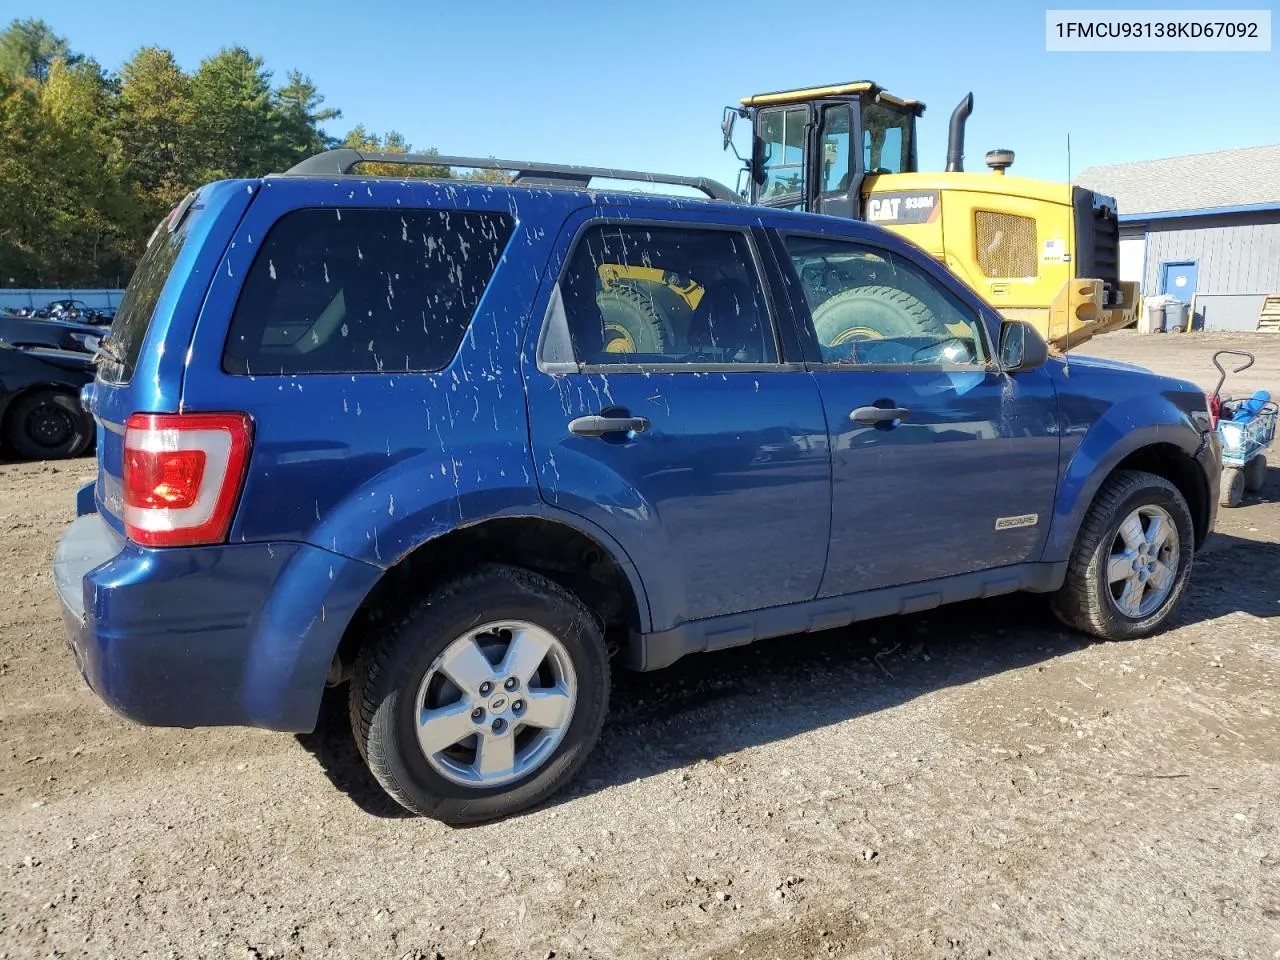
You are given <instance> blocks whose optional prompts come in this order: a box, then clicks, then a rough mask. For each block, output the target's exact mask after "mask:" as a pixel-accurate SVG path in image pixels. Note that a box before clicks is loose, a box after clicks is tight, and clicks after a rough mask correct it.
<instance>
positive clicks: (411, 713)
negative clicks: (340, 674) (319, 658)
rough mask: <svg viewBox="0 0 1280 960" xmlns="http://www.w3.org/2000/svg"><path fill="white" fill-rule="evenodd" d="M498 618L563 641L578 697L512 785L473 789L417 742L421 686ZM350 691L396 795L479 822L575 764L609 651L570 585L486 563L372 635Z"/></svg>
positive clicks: (380, 771)
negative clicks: (553, 741) (540, 757)
mask: <svg viewBox="0 0 1280 960" xmlns="http://www.w3.org/2000/svg"><path fill="white" fill-rule="evenodd" d="M503 619H513V620H515V619H518V620H525V621H528V622H530V623H534V624H537V625H538V626H540V627H542V628H544V629H546V630H548V631H549V632H551V633H552V634H553V635H554V636H555V637H556V638H557V639H558V640H559V641H560V642H561V644H563V646H564V647H565V649H566V650H567V652H568V654H569V657H570V659H571V661H572V663H573V668H574V673H575V675H576V678H577V699H576V703H575V706H574V709H573V715H572V718H571V719H570V721H569V724H568V728H567V729H566V731H565V734H564V737H563V739H562V740H561V741H560V743H559V744H558V745H557V746H556V748H555V750H554V752H552V753H551V754H550V755H549V756H548V757H547V759H546V760H545V761H544V762H543V763H542V764H541V765H540V766H538V767H537V768H535V769H534V770H533V771H532V772H531V773H530V774H528V775H527V776H525V777H524V778H523V779H519V780H516V781H514V782H512V783H509V784H504V785H500V786H494V787H487V788H486V787H470V786H466V785H464V784H459V783H455V782H454V781H452V780H450V779H448V778H447V777H445V776H443V775H441V773H440V772H439V771H438V770H436V769H435V768H434V767H432V765H431V764H430V763H429V762H428V760H427V757H426V755H425V753H424V752H423V750H422V749H421V747H420V746H419V745H418V741H417V737H416V733H415V730H416V727H415V721H414V717H415V715H416V712H417V709H418V705H417V703H416V701H417V693H418V690H419V687H420V685H421V684H422V682H423V679H424V677H426V675H427V672H428V671H429V670H430V669H431V668H432V667H433V665H434V664H435V662H436V660H437V658H438V657H440V656H441V654H442V653H443V652H444V650H445V648H446V647H448V646H449V644H450V643H452V642H453V641H454V640H455V639H457V638H458V637H460V636H463V635H464V634H465V633H466V632H467V631H468V630H469V629H474V628H475V627H477V626H478V625H480V624H482V623H485V622H490V621H495V620H503ZM349 698H350V699H349V701H348V703H349V710H350V715H351V726H352V730H353V732H354V734H355V738H356V743H357V746H358V747H359V749H360V752H361V754H362V755H363V756H364V758H365V762H366V763H367V764H368V765H369V769H370V771H372V773H373V775H374V777H375V778H376V779H377V780H378V782H379V783H380V784H381V785H382V787H383V789H384V790H386V792H387V793H388V794H389V795H390V796H391V797H392V799H394V800H395V801H396V802H397V803H399V804H400V805H401V806H403V807H404V808H405V809H407V810H409V811H411V812H413V813H416V814H418V815H420V816H425V817H431V818H433V819H436V820H440V821H443V822H444V823H449V824H453V825H463V824H471V823H480V822H483V821H485V820H492V819H495V818H499V817H505V816H509V815H511V814H514V813H517V812H519V811H522V810H525V809H527V808H529V807H532V806H534V805H535V804H538V803H540V802H541V801H543V800H545V799H546V798H547V797H548V796H550V795H551V794H552V793H554V792H555V791H556V790H558V789H560V788H561V787H563V786H564V785H565V784H566V783H567V782H568V781H569V780H570V779H571V778H572V777H573V776H574V774H575V773H577V771H578V770H579V769H580V768H581V766H582V764H583V763H584V762H585V761H586V759H587V756H588V754H589V753H590V752H591V749H592V748H593V747H594V746H595V743H596V740H597V739H598V738H599V736H600V729H601V727H602V726H603V724H604V718H605V713H606V711H607V709H608V701H609V658H608V654H607V653H606V651H605V645H604V639H603V637H602V636H601V633H600V627H599V625H598V624H597V622H596V620H595V618H594V617H593V616H592V614H591V612H590V611H589V610H588V609H587V608H586V607H585V606H583V604H582V603H581V602H579V600H578V599H577V598H576V597H574V596H573V595H572V594H570V593H569V592H568V591H566V590H564V589H563V588H562V587H560V586H558V585H556V584H554V583H552V582H551V581H550V580H547V579H546V578H544V577H541V576H539V575H537V574H534V573H531V572H529V571H527V570H522V569H520V568H517V567H508V566H498V565H491V566H484V567H480V568H478V569H476V570H475V571H474V572H472V573H469V574H467V575H466V576H463V577H461V578H459V579H457V580H455V581H453V582H451V583H449V584H446V585H445V586H443V587H441V588H440V589H439V590H437V591H436V592H435V593H434V594H432V595H431V596H429V597H427V598H426V599H424V600H423V601H421V602H420V603H418V604H417V605H416V606H415V607H414V608H413V609H412V610H410V611H409V613H408V614H407V615H406V616H405V617H404V618H403V619H401V620H400V622H399V623H398V624H396V625H395V626H393V627H392V628H391V629H390V630H389V631H388V632H387V633H385V634H384V635H383V636H381V637H378V638H375V639H373V640H371V641H370V643H369V644H367V645H366V646H365V648H364V650H363V651H362V652H361V654H360V656H359V658H358V659H357V661H356V665H355V671H354V674H353V676H352V680H351V690H350V694H349Z"/></svg>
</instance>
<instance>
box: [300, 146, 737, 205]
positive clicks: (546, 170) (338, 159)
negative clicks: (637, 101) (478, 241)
mask: <svg viewBox="0 0 1280 960" xmlns="http://www.w3.org/2000/svg"><path fill="white" fill-rule="evenodd" d="M359 163H396V164H403V165H405V166H413V167H419V166H431V167H470V168H473V169H477V170H504V171H507V172H508V173H510V174H511V182H512V183H513V184H520V185H522V186H560V187H576V188H580V189H584V188H586V187H587V185H588V184H589V183H590V182H591V181H592V180H593V179H608V180H632V181H635V182H637V183H653V184H666V185H671V186H680V187H690V188H691V189H694V190H698V191H700V192H701V193H704V194H706V195H707V196H708V197H710V198H711V199H712V200H724V201H726V202H728V203H743V202H744V201H743V199H742V198H741V197H740V196H738V195H737V194H736V193H734V192H733V191H732V190H730V189H729V188H728V187H726V186H725V185H724V184H723V183H718V182H717V181H715V180H708V179H707V178H706V177H678V176H673V175H669V174H665V173H645V172H643V171H639V170H610V169H608V168H606V167H580V166H573V165H569V164H559V163H526V162H524V161H520V160H495V159H494V158H493V157H444V156H437V155H435V154H423V153H365V152H364V151H362V150H352V149H351V148H349V147H343V148H341V149H338V150H326V151H325V152H324V153H317V154H316V155H315V156H314V157H307V159H305V160H303V161H301V162H300V163H297V164H295V165H294V166H292V167H290V168H289V169H288V170H286V171H285V174H284V175H285V176H320V177H325V176H328V177H332V176H335V175H337V176H345V175H347V174H349V173H350V172H351V170H352V168H354V167H355V166H356V164H359Z"/></svg>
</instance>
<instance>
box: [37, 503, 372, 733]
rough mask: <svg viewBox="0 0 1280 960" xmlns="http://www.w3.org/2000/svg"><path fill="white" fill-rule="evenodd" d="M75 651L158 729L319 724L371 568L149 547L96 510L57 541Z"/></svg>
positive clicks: (304, 552)
mask: <svg viewBox="0 0 1280 960" xmlns="http://www.w3.org/2000/svg"><path fill="white" fill-rule="evenodd" d="M53 571H54V583H55V585H56V587H57V591H58V596H59V599H60V600H61V603H62V612H63V620H64V622H65V624H66V628H67V633H68V637H69V640H70V646H71V649H72V651H73V653H74V654H75V658H76V663H77V665H78V666H79V668H80V672H81V674H82V675H83V676H84V678H85V681H86V682H87V683H88V684H89V686H90V688H91V689H92V690H93V691H94V692H95V693H96V694H97V695H98V696H99V697H101V698H102V699H103V700H104V701H105V702H106V703H107V704H108V705H109V706H110V707H111V708H112V709H113V710H115V711H116V712H117V713H120V714H122V715H123V716H125V717H127V718H128V719H130V720H133V721H136V722H138V723H144V724H150V725H154V726H172V727H198V726H224V725H243V726H255V727H265V728H268V729H272V730H288V731H294V732H303V731H307V730H310V729H312V728H313V727H314V725H315V720H316V715H317V713H318V711H319V706H320V697H321V695H322V693H323V692H324V684H325V680H326V678H327V676H328V674H329V665H330V662H331V661H332V658H333V654H334V651H335V650H336V649H337V646H338V642H339V640H340V639H341V638H342V633H343V631H344V630H345V629H346V625H347V623H348V622H349V621H350V619H351V616H352V615H353V614H354V613H355V611H356V609H357V608H358V606H359V604H360V603H361V601H362V600H363V599H364V597H365V596H366V594H367V593H368V591H369V589H371V588H372V586H373V584H374V583H375V582H376V581H377V579H378V576H379V574H380V571H379V570H378V569H377V568H376V567H373V566H371V565H369V564H365V563H362V562H360V561H357V560H351V559H348V558H346V557H341V556H339V555H337V554H334V553H330V552H329V551H327V550H322V549H320V548H318V547H313V546H310V545H306V544H297V543H251V544H235V545H222V546H212V547H197V548H190V549H165V550H149V549H144V548H142V547H139V546H137V545H136V544H133V543H131V542H129V541H127V540H125V539H124V538H123V537H122V536H121V535H120V534H119V533H118V532H117V531H116V530H115V529H114V528H113V527H111V526H110V525H109V524H108V523H107V522H106V521H105V520H104V519H103V518H102V516H101V515H100V514H97V513H90V514H86V515H84V516H81V517H80V518H78V519H77V520H76V521H75V522H74V523H72V525H71V527H70V528H69V529H68V530H67V532H66V533H65V534H64V535H63V537H62V539H61V540H60V541H59V543H58V548H57V551H56V553H55V554H54V560H53Z"/></svg>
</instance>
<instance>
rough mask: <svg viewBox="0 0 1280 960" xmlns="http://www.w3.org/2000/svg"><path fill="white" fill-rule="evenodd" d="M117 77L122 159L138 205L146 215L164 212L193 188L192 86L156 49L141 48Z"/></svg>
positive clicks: (174, 63)
mask: <svg viewBox="0 0 1280 960" xmlns="http://www.w3.org/2000/svg"><path fill="white" fill-rule="evenodd" d="M120 74H121V84H120V102H119V107H118V110H119V125H118V130H117V139H118V141H119V144H120V151H121V157H122V160H123V162H124V165H125V168H126V171H127V176H128V177H129V178H130V180H131V181H132V182H133V183H134V184H135V185H136V186H137V188H138V189H139V191H140V196H139V199H140V201H141V202H144V203H146V205H147V206H148V208H149V212H150V210H153V209H154V208H155V207H159V208H160V209H161V211H163V210H164V209H167V208H168V207H169V206H172V204H174V203H176V202H177V201H178V200H179V199H181V198H182V196H183V195H184V194H185V193H186V192H187V191H188V190H189V189H191V187H192V186H193V185H194V183H193V181H194V179H195V177H194V173H193V166H194V158H193V156H192V152H191V150H190V149H189V146H188V143H187V133H188V129H189V127H190V124H191V116H192V108H191V81H190V78H189V77H188V76H187V75H186V74H185V73H184V72H183V71H182V68H181V67H179V66H178V64H177V61H176V60H174V57H173V54H172V53H170V52H169V51H168V50H163V49H161V48H159V47H143V48H142V49H141V50H139V51H138V52H137V53H135V54H134V55H133V56H132V57H131V58H130V59H129V60H128V61H127V62H126V63H125V65H124V68H123V69H122V70H121V71H120ZM159 215H160V214H159V213H157V214H156V216H157V217H158V216H159Z"/></svg>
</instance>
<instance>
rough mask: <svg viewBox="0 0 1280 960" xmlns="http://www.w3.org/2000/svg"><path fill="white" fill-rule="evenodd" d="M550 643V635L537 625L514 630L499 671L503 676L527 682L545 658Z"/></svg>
mask: <svg viewBox="0 0 1280 960" xmlns="http://www.w3.org/2000/svg"><path fill="white" fill-rule="evenodd" d="M551 643H552V640H551V635H550V634H548V633H547V632H546V631H545V630H541V629H539V628H538V627H534V626H526V627H523V628H521V629H519V630H517V631H515V633H514V634H513V636H512V637H511V646H510V647H508V648H507V655H506V657H505V658H503V661H502V668H501V670H500V672H501V673H502V675H503V676H506V677H515V678H516V679H518V680H519V681H520V682H521V683H523V684H528V682H529V679H530V678H531V677H532V676H533V675H534V674H535V673H536V672H537V670H538V667H540V666H541V665H542V661H543V660H545V659H546V658H547V651H548V650H550V649H551Z"/></svg>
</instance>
